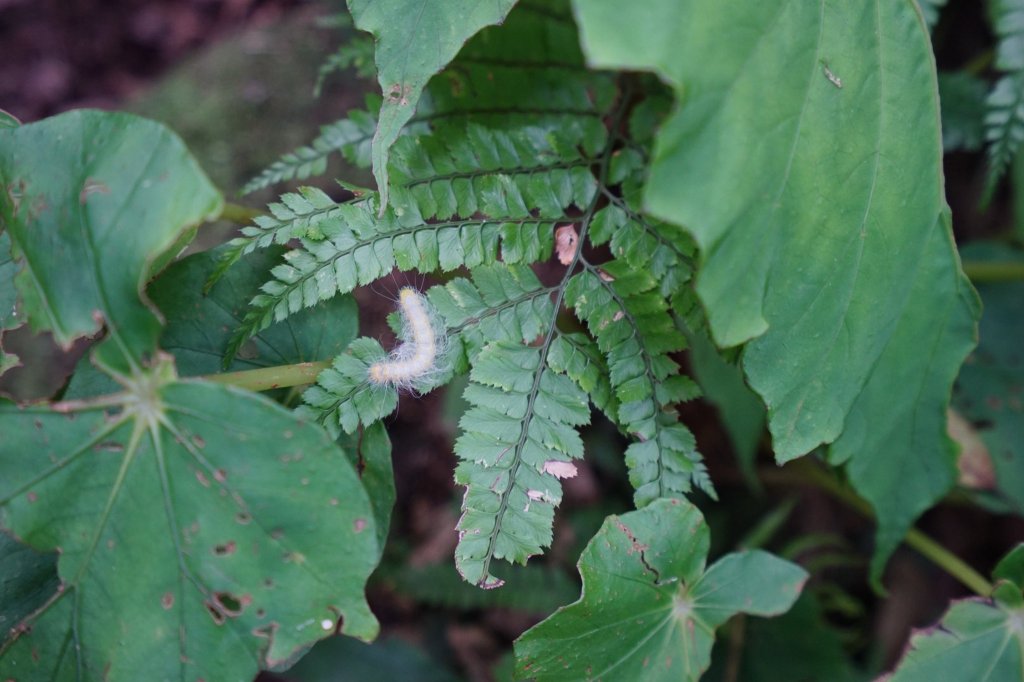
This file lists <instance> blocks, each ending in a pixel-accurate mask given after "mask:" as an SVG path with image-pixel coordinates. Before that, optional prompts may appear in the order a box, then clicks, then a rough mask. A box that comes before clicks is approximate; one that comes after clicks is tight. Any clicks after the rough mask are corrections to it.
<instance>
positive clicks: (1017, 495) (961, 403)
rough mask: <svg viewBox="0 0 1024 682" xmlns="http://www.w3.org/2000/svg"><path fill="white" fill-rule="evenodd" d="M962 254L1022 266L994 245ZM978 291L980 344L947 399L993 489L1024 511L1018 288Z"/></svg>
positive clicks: (1021, 299)
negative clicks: (973, 440) (977, 449)
mask: <svg viewBox="0 0 1024 682" xmlns="http://www.w3.org/2000/svg"><path fill="white" fill-rule="evenodd" d="M964 253H965V255H967V256H968V257H970V258H971V259H972V260H975V261H977V262H986V261H988V262H1002V263H1013V262H1016V263H1021V262H1024V254H1022V253H1021V252H1020V251H1018V250H1015V249H1011V248H1009V247H1006V246H1003V245H999V244H985V243H976V244H971V245H969V246H968V247H967V248H966V249H965V250H964ZM978 293H980V294H981V299H982V301H983V302H984V304H985V312H984V314H983V315H982V317H981V342H980V343H979V344H978V348H977V350H976V351H975V352H974V354H973V355H971V358H970V359H969V360H968V361H967V363H966V364H964V367H963V370H962V371H961V372H960V377H959V378H958V379H957V385H956V389H957V390H956V393H955V394H954V397H953V401H954V405H955V406H956V408H957V409H958V410H959V411H960V413H961V414H962V415H963V416H964V417H966V418H967V419H970V420H971V421H972V422H974V424H975V428H976V429H977V430H978V434H979V435H980V436H981V439H982V441H983V442H984V443H985V446H986V448H987V449H988V452H989V453H990V455H991V457H992V465H993V467H994V469H995V473H996V477H995V478H996V485H997V486H998V488H999V491H1000V492H1001V493H1002V495H1003V497H1005V498H1006V499H1007V500H1008V501H1009V502H1010V503H1011V504H1012V505H1013V506H1014V507H1015V508H1016V509H1017V511H1018V512H1019V513H1024V396H1022V395H1021V387H1022V386H1024V358H1022V357H1021V352H1020V351H1021V339H1024V284H1022V283H1020V282H996V283H990V284H981V285H979V286H978Z"/></svg>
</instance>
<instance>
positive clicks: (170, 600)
mask: <svg viewBox="0 0 1024 682" xmlns="http://www.w3.org/2000/svg"><path fill="white" fill-rule="evenodd" d="M160 606H162V607H164V610H165V611H166V610H167V609H169V608H171V607H172V606H174V595H173V594H171V593H170V592H165V593H164V596H163V597H161V598H160Z"/></svg>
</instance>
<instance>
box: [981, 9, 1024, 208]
mask: <svg viewBox="0 0 1024 682" xmlns="http://www.w3.org/2000/svg"><path fill="white" fill-rule="evenodd" d="M992 15H993V20H994V23H995V26H994V28H995V32H996V35H997V36H998V37H999V47H998V53H997V57H996V66H997V67H998V68H999V69H1000V70H1001V71H1004V72H1007V73H1006V75H1004V76H1003V77H1002V78H1001V79H999V81H998V82H997V83H996V85H995V87H994V88H993V89H992V92H991V93H990V94H989V96H988V101H987V112H988V113H987V114H986V115H985V139H986V140H987V141H988V145H989V146H988V158H989V172H988V177H987V178H986V183H985V192H984V199H983V202H987V201H988V200H989V199H990V198H991V196H992V193H993V192H994V191H995V187H996V184H997V183H998V182H999V179H1000V178H1001V177H1002V175H1003V173H1005V172H1006V169H1007V167H1009V165H1010V162H1011V161H1012V160H1013V157H1014V156H1015V155H1016V154H1017V150H1018V149H1020V145H1021V142H1022V141H1024V0H996V1H995V2H994V3H993V7H992Z"/></svg>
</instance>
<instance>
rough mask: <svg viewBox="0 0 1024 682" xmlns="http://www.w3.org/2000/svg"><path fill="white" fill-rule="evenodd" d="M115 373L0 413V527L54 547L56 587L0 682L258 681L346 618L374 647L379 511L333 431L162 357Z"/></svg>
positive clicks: (4, 664)
mask: <svg viewBox="0 0 1024 682" xmlns="http://www.w3.org/2000/svg"><path fill="white" fill-rule="evenodd" d="M121 380H122V381H124V382H125V389H126V390H125V392H124V393H122V394H119V395H113V396H108V397H104V398H101V399H97V400H95V401H92V402H88V401H87V402H79V403H63V404H58V405H56V406H55V407H54V408H53V409H50V408H46V407H33V408H15V407H11V406H8V407H0V429H2V431H3V433H4V434H5V440H4V446H3V448H2V457H0V481H2V483H0V514H2V516H0V519H2V521H3V524H4V525H5V526H6V527H7V528H10V529H11V530H12V531H13V532H14V533H15V534H16V535H17V536H18V537H19V538H21V539H22V540H24V541H25V542H27V543H29V544H30V545H32V546H33V547H35V548H37V549H42V550H57V549H59V550H60V561H59V563H58V572H59V575H60V578H61V590H60V591H59V592H57V593H56V594H54V595H53V596H52V598H51V599H49V600H48V601H47V603H46V604H45V605H43V606H42V607H40V608H39V609H38V610H36V611H35V612H34V613H32V614H31V615H29V616H28V617H26V618H25V619H24V620H23V621H22V622H21V623H19V624H18V625H17V626H16V628H15V630H14V632H15V636H14V638H13V639H9V640H8V641H7V642H6V643H5V644H4V645H3V647H2V648H0V676H3V677H4V679H7V678H16V679H27V680H35V679H39V680H41V679H58V680H70V679H94V678H97V679H98V678H99V677H106V678H107V679H110V680H137V679H141V678H151V679H170V678H189V679H195V678H205V679H211V680H214V679H248V678H251V677H252V675H253V674H255V672H256V671H257V669H258V668H259V667H266V666H272V665H275V664H276V663H278V662H281V661H283V660H285V659H287V658H289V657H291V656H292V655H294V654H295V653H296V652H297V651H298V650H300V649H302V648H304V647H307V646H309V645H310V644H312V643H313V642H315V641H316V640H318V639H320V638H322V637H324V636H326V635H329V634H330V633H332V632H333V631H334V630H335V627H336V623H338V622H339V621H342V624H341V628H342V630H343V631H345V632H346V633H348V634H352V635H356V636H359V637H362V638H364V639H371V638H372V637H373V636H374V635H375V634H376V632H377V624H376V621H375V620H374V618H373V616H372V614H371V613H370V612H369V609H368V607H367V606H366V603H365V600H364V597H363V594H362V589H363V584H364V583H365V580H366V578H367V576H368V575H369V573H370V572H371V571H372V570H373V568H374V566H375V564H376V557H378V556H379V552H380V548H379V546H378V541H377V536H376V533H375V524H374V517H373V513H372V511H371V509H370V504H369V501H368V499H367V497H366V493H365V491H364V490H363V488H362V485H361V484H360V482H359V478H358V476H357V475H356V473H355V470H354V469H353V468H352V466H351V464H349V462H348V460H347V459H346V458H345V456H344V454H343V453H342V452H341V451H340V450H339V449H338V448H337V447H336V446H335V445H334V444H333V443H332V442H331V441H330V440H329V439H328V437H327V436H326V435H325V434H324V433H323V431H322V430H321V429H319V428H316V427H313V426H311V425H309V424H303V423H302V422H301V421H298V420H296V419H295V417H294V416H293V415H292V414H291V413H290V412H288V411H287V410H285V409H284V408H282V407H280V406H278V405H276V404H275V403H272V402H270V401H268V400H265V399H263V398H260V397H258V396H255V395H253V394H250V393H246V392H244V391H239V390H235V389H231V388H229V387H222V386H216V385H213V384H206V383H194V382H178V381H175V380H174V377H173V370H172V369H171V367H170V365H169V364H163V361H161V364H159V365H158V366H157V367H155V368H154V369H152V370H151V371H148V372H142V373H139V374H137V375H135V376H133V377H130V378H128V377H121ZM300 492H301V494H298V493H300Z"/></svg>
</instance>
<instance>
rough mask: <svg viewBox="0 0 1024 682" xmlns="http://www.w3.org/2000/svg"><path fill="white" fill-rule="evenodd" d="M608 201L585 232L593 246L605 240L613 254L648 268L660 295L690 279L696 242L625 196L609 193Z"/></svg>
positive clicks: (632, 264)
mask: <svg viewBox="0 0 1024 682" xmlns="http://www.w3.org/2000/svg"><path fill="white" fill-rule="evenodd" d="M608 196H609V201H610V203H609V204H608V205H607V206H605V207H604V208H603V209H601V210H600V211H598V212H597V214H596V215H595V216H594V221H593V222H592V223H591V225H590V230H589V232H588V235H589V237H590V242H591V243H592V244H594V245H595V246H600V245H602V244H605V243H607V244H608V245H609V247H610V248H611V252H612V255H613V256H615V257H616V258H619V259H622V260H623V261H625V262H626V263H627V264H628V265H629V266H630V267H632V268H634V269H637V270H641V271H647V272H648V273H649V274H650V275H651V276H652V277H654V279H655V280H657V281H658V285H659V286H658V288H659V291H660V292H661V294H662V295H663V296H666V297H668V296H671V295H673V294H674V293H676V292H677V291H679V290H680V289H681V288H682V287H683V285H684V284H686V283H687V282H688V281H690V278H691V277H692V275H693V258H694V255H695V253H696V250H697V249H696V245H695V244H694V243H693V241H692V239H690V237H689V236H688V235H687V234H686V233H685V232H683V230H682V229H681V228H679V227H677V226H675V225H671V224H669V223H664V222H661V221H657V220H651V219H648V218H647V217H646V216H644V215H642V214H641V212H640V211H639V210H638V209H637V208H635V207H633V206H631V205H630V203H628V202H627V201H625V200H624V199H621V198H619V197H617V196H615V195H611V194H609V195H608Z"/></svg>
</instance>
